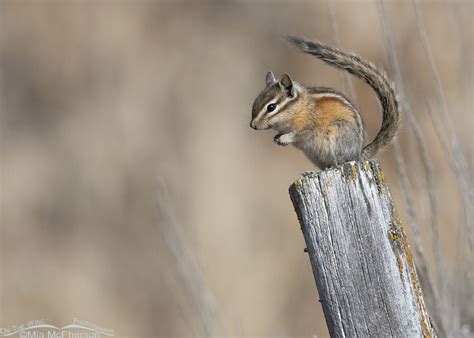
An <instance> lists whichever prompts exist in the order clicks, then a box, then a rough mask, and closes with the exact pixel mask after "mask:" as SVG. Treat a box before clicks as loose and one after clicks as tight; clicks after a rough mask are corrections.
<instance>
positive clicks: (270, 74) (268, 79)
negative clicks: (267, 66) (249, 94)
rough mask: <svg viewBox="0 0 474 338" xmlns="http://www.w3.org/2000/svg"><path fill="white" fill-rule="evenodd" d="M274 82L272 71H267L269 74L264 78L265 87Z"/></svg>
mask: <svg viewBox="0 0 474 338" xmlns="http://www.w3.org/2000/svg"><path fill="white" fill-rule="evenodd" d="M275 82H276V79H275V75H273V72H272V71H269V72H268V73H267V76H266V78H265V83H266V85H267V86H268V85H270V84H272V83H275Z"/></svg>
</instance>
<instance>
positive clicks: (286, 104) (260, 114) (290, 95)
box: [250, 72, 301, 130]
mask: <svg viewBox="0 0 474 338" xmlns="http://www.w3.org/2000/svg"><path fill="white" fill-rule="evenodd" d="M300 89H301V86H300V85H298V84H297V83H296V82H294V81H292V80H291V78H290V76H289V75H288V74H284V75H283V76H282V78H281V79H280V80H277V79H276V78H275V75H273V73H272V72H268V73H267V76H266V87H265V89H264V90H263V91H262V92H261V93H260V94H259V95H258V96H257V98H256V99H255V101H254V103H253V107H252V121H251V122H250V127H252V128H253V129H257V130H261V129H271V128H277V127H278V126H279V125H281V124H284V123H285V122H287V121H289V120H290V119H291V116H292V114H293V111H294V106H295V105H294V103H295V102H296V101H297V100H296V99H297V98H298V96H299V95H300Z"/></svg>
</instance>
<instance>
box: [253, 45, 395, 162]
mask: <svg viewBox="0 0 474 338" xmlns="http://www.w3.org/2000/svg"><path fill="white" fill-rule="evenodd" d="M288 40H289V41H290V42H292V43H293V44H295V45H296V46H297V47H299V48H300V49H301V50H302V51H303V52H305V53H308V54H311V55H314V56H315V57H316V58H318V59H320V60H322V61H324V62H326V63H328V64H329V65H331V66H334V67H337V68H340V69H342V70H345V71H347V72H349V73H351V74H353V75H355V76H357V77H359V78H361V79H362V80H364V81H365V82H366V83H368V84H369V85H370V86H371V87H372V88H373V89H374V91H375V92H376V93H377V96H378V98H379V100H380V103H381V105H382V110H383V111H382V115H383V118H382V127H381V128H380V130H379V132H378V134H377V136H376V137H375V139H374V140H373V141H372V142H371V143H369V144H368V145H366V146H365V147H364V146H363V145H364V140H365V131H364V126H363V123H362V119H361V116H360V113H359V111H358V110H357V108H356V107H355V106H354V105H353V104H352V103H351V102H350V101H349V99H348V98H347V97H345V96H344V95H343V94H342V93H340V92H338V91H336V90H334V89H331V88H326V87H305V86H303V85H302V84H300V83H298V82H296V81H293V80H292V79H291V78H290V76H289V75H288V74H284V75H283V76H282V78H281V79H280V80H277V79H276V78H275V75H273V73H272V72H268V74H267V76H266V88H265V89H264V90H263V91H262V92H261V93H260V94H259V95H258V97H257V98H256V99H255V102H254V104H253V108H252V121H251V122H250V126H251V127H252V128H254V129H257V130H261V129H275V130H277V131H278V134H277V135H276V136H275V138H274V141H275V143H277V144H278V145H282V146H286V145H288V144H293V145H294V146H296V147H297V148H299V149H301V150H302V151H303V152H304V153H305V154H306V156H307V157H308V158H309V159H310V160H311V161H312V162H313V163H314V164H316V165H317V166H318V167H319V168H321V169H325V168H328V167H333V166H337V165H340V164H342V163H345V162H348V161H358V160H367V159H370V158H372V157H374V156H375V155H376V154H377V153H378V152H379V151H380V150H382V149H383V148H384V147H385V146H387V145H388V144H389V143H390V141H391V140H392V139H393V137H394V136H395V133H396V131H397V129H398V125H399V122H400V113H399V105H398V101H397V97H396V95H395V91H394V89H393V87H392V86H391V85H390V83H389V81H388V79H387V77H386V75H385V73H384V72H383V71H380V70H378V69H377V68H376V67H375V66H374V65H372V64H371V63H369V62H367V61H365V60H363V59H362V58H361V57H359V56H356V55H352V54H348V53H346V52H343V51H341V50H338V49H336V48H333V47H329V46H327V45H324V44H322V43H319V42H312V41H309V40H306V39H304V38H298V37H288Z"/></svg>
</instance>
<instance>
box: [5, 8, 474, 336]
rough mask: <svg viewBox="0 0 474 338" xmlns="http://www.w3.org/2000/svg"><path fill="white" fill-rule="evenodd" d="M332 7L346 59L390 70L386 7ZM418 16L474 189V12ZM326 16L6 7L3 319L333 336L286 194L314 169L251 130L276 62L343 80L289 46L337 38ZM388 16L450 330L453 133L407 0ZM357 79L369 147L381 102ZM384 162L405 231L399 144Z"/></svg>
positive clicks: (468, 320) (463, 311)
mask: <svg viewBox="0 0 474 338" xmlns="http://www.w3.org/2000/svg"><path fill="white" fill-rule="evenodd" d="M332 6H333V9H334V13H335V19H336V21H337V22H336V26H337V28H338V31H339V39H340V45H341V47H343V48H344V49H348V50H351V51H354V52H356V53H358V54H360V55H362V56H363V57H365V58H367V59H370V60H371V61H373V62H374V63H376V64H378V65H380V66H382V67H383V68H385V69H386V70H387V72H388V73H389V76H390V77H391V78H394V76H393V74H394V73H393V69H392V67H391V66H390V64H389V61H388V60H389V59H388V54H387V51H388V49H387V41H386V39H385V38H384V36H383V32H382V28H381V20H380V19H381V17H380V12H379V10H378V7H377V3H376V2H372V1H344V2H336V3H333V5H332ZM420 6H421V9H422V15H423V18H424V21H425V26H426V34H427V36H428V39H429V43H430V46H431V49H432V52H433V56H434V61H435V65H436V67H437V68H438V71H439V76H440V79H441V84H442V89H443V92H444V95H445V100H446V104H447V107H448V113H449V116H448V117H449V119H450V120H451V122H452V126H453V130H454V131H455V135H456V137H457V138H458V140H459V142H460V145H461V147H462V152H463V155H464V157H465V158H466V161H467V165H466V167H465V172H466V173H468V176H469V177H470V176H471V174H472V164H473V163H472V158H473V157H472V155H473V150H474V143H473V138H472V133H473V132H474V129H473V124H474V123H473V122H474V121H473V104H472V94H473V76H472V75H473V73H472V72H473V68H472V60H473V53H472V41H473V26H472V16H473V14H474V13H473V3H472V2H471V1H450V2H447V1H446V2H441V1H440V2H434V1H425V2H422V3H421V4H420ZM328 9H329V8H328V3H327V2H326V1H322V2H318V1H292V2H289V1H288V2H287V1H216V2H211V1H176V2H175V1H108V0H103V1H98V0H83V1H72V0H71V1H22V0H17V1H16V0H1V1H0V25H1V26H0V39H1V40H0V48H1V69H0V71H1V84H0V85H1V87H0V90H1V97H0V99H1V101H0V109H1V121H0V122H1V134H0V137H1V182H0V183H1V190H0V197H1V218H0V222H1V233H0V236H1V237H0V238H1V242H0V245H1V247H0V258H1V260H0V264H1V265H0V268H1V270H0V327H10V326H12V325H17V324H21V323H24V322H26V321H28V320H32V319H45V320H46V321H47V322H48V323H50V324H53V325H56V326H64V325H67V324H70V322H71V320H72V317H73V316H75V317H77V318H79V319H83V320H87V321H89V322H92V323H95V324H98V325H101V326H103V327H107V328H111V329H114V330H115V333H116V335H117V336H120V337H153V336H184V335H207V334H215V335H234V336H276V335H279V336H289V335H291V336H311V335H318V336H320V337H323V336H326V335H327V329H326V326H325V322H324V318H323V315H322V311H321V307H320V304H319V303H318V301H317V300H318V296H317V293H316V290H315V287H314V281H313V277H312V272H311V268H310V264H309V260H308V257H307V255H306V254H305V253H303V248H304V241H303V237H302V235H301V232H300V230H299V226H298V224H297V219H296V216H295V214H294V211H293V209H292V206H291V203H290V200H289V197H288V194H287V188H288V186H289V185H290V183H291V182H293V180H295V179H296V178H297V177H298V176H299V174H300V173H301V172H303V171H306V170H313V169H314V167H313V166H312V164H311V163H310V162H309V161H308V160H306V159H305V158H304V156H303V154H302V153H300V152H299V151H297V150H296V149H294V148H291V147H287V148H283V147H278V146H276V145H274V144H273V142H272V139H273V135H274V132H271V131H268V132H256V131H254V130H251V129H250V128H249V126H248V124H249V122H250V109H251V104H252V102H253V99H254V98H255V96H256V95H257V94H258V92H259V91H260V90H261V89H263V85H264V76H265V73H266V71H267V70H269V69H272V70H273V71H275V72H276V74H277V75H280V74H282V73H283V72H289V73H290V74H291V75H292V76H293V77H294V78H295V79H297V80H299V81H300V82H302V83H305V84H319V85H326V86H332V87H334V88H337V89H340V90H342V89H343V88H344V86H343V82H342V78H341V74H340V72H339V71H337V70H334V69H332V68H330V67H328V66H325V65H323V64H322V63H319V62H316V61H314V60H313V59H311V57H309V56H305V55H302V54H300V53H297V52H296V51H295V50H294V49H292V48H290V47H289V46H288V44H287V43H286V42H285V41H284V40H283V39H282V36H284V35H286V34H297V35H303V36H306V37H309V38H314V39H320V40H322V41H325V42H328V43H332V42H333V39H334V37H335V36H334V31H333V30H332V29H331V27H332V26H331V21H330V16H329V10H328ZM385 11H386V13H387V15H388V18H389V20H388V21H389V22H390V25H391V28H392V31H393V34H394V39H395V43H396V46H397V48H396V52H397V54H398V57H399V59H400V66H401V70H402V76H403V80H404V85H405V92H406V93H405V94H406V95H405V99H406V100H407V102H409V103H410V104H411V106H412V108H413V110H414V113H415V115H416V118H417V119H418V121H419V124H420V126H421V129H422V131H423V133H424V136H423V137H424V141H425V142H426V144H427V146H428V150H429V157H430V159H431V161H432V166H433V174H434V178H435V181H436V187H435V188H434V196H435V198H436V203H437V210H436V213H434V212H433V211H432V210H430V209H429V204H428V199H427V195H428V193H427V191H428V187H427V185H426V180H425V176H426V175H425V172H424V169H423V165H422V161H421V160H420V152H419V149H418V146H417V143H416V140H415V138H414V136H413V135H414V134H413V128H412V125H411V124H410V123H409V121H408V120H407V119H406V118H405V119H404V121H403V124H402V130H401V131H400V145H401V148H402V155H403V158H404V163H405V165H406V169H407V172H408V177H409V179H410V183H411V187H412V192H411V195H412V197H413V199H414V205H413V206H414V208H415V211H416V216H417V221H418V224H419V227H420V231H421V233H422V240H423V244H424V249H425V251H426V253H427V257H428V260H429V262H430V268H431V269H432V270H430V271H431V273H432V275H433V276H434V275H435V269H434V261H433V255H432V253H433V250H432V247H431V245H432V241H431V239H432V232H431V228H430V224H431V223H432V217H431V216H433V215H434V217H435V219H436V220H437V221H438V224H439V226H440V229H441V230H440V231H441V244H442V246H441V249H442V252H443V253H444V254H445V255H446V264H445V266H443V267H442V269H443V270H442V271H441V273H442V275H443V278H444V282H443V283H444V286H445V289H444V291H443V293H442V296H443V297H444V298H445V299H450V301H449V302H447V303H446V308H447V309H448V310H449V313H450V317H449V323H451V324H450V325H451V330H452V331H451V332H459V331H455V330H459V328H460V327H461V326H462V325H464V331H465V332H468V331H467V330H468V328H467V326H466V325H471V328H472V326H474V325H473V324H474V315H473V311H472V292H471V291H472V287H473V285H472V284H469V283H470V282H469V281H468V279H467V278H466V276H465V273H466V271H467V270H469V268H468V263H466V262H468V261H469V260H468V259H467V258H466V255H468V254H469V253H468V251H467V250H466V245H467V236H468V231H467V228H468V226H467V223H466V220H465V218H464V216H463V215H464V214H463V204H462V198H461V197H462V194H461V193H460V191H461V190H460V188H459V185H458V181H457V179H456V176H457V175H456V174H455V172H454V171H453V162H455V161H453V160H452V155H453V151H452V142H451V141H452V135H451V136H450V134H449V128H448V127H449V125H446V123H445V120H443V119H442V118H441V116H442V115H441V113H440V110H439V107H438V106H437V105H436V102H437V101H436V95H437V94H436V86H435V84H434V82H433V76H432V73H433V72H432V69H431V68H430V66H429V63H428V60H427V56H426V54H425V53H424V50H423V48H422V43H421V40H420V35H419V34H418V31H417V25H416V17H415V12H414V6H413V2H411V1H397V2H386V5H385ZM333 23H334V22H333ZM354 85H355V88H356V98H355V99H356V102H357V104H358V106H359V107H360V108H361V110H362V112H363V117H364V120H365V122H366V125H367V127H368V130H369V137H373V135H374V134H375V132H376V131H377V128H378V127H379V125H380V117H379V113H378V111H377V108H378V106H377V104H376V100H375V97H374V95H373V93H372V91H371V90H370V89H369V88H368V87H367V86H366V85H365V84H363V83H362V82H360V81H354ZM429 104H431V105H432V107H433V108H432V109H431V110H430V109H428V107H429ZM443 121H444V122H443ZM436 126H437V128H438V131H439V132H438V134H437V133H436V130H437V129H436ZM444 147H447V151H446V149H445V148H444ZM379 159H380V161H381V163H382V165H383V167H384V169H385V176H386V177H387V181H388V184H389V185H390V187H391V190H392V193H393V196H394V199H395V202H396V204H397V207H398V209H399V211H400V214H401V216H402V220H403V221H404V222H405V223H409V218H408V217H407V214H406V208H405V202H404V198H403V193H402V190H401V188H400V187H401V186H400V181H399V171H398V170H397V166H396V164H395V161H394V155H393V148H390V149H389V150H388V151H387V152H385V153H384V154H383V155H381V156H380V157H379ZM464 188H466V189H468V190H469V191H470V192H471V193H472V185H469V184H468V185H467V187H466V185H465V184H464ZM471 202H472V200H471ZM466 210H467V212H468V216H469V215H472V209H470V208H469V205H467V209H466ZM408 228H409V229H411V227H410V226H408ZM460 257H461V258H462V259H460ZM456 268H457V269H458V270H455V269H456ZM471 281H472V279H471ZM453 299H454V300H453ZM460 300H461V301H460ZM468 304H470V305H468ZM469 309H470V310H469ZM469 311H470V312H469ZM451 317H452V318H451ZM456 318H457V319H456ZM456 320H457V321H456Z"/></svg>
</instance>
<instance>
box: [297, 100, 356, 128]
mask: <svg viewBox="0 0 474 338" xmlns="http://www.w3.org/2000/svg"><path fill="white" fill-rule="evenodd" d="M311 99H312V101H313V102H311V103H310V104H308V103H307V102H305V103H303V104H302V105H301V108H300V109H298V110H297V111H296V113H295V115H294V117H293V120H292V126H293V129H294V130H295V132H297V133H298V132H301V131H303V130H329V129H330V130H331V132H333V131H335V130H337V128H335V127H334V123H335V122H336V121H341V120H344V121H347V122H349V123H351V124H353V125H354V128H355V125H356V120H355V117H354V111H353V110H352V109H351V108H350V107H349V106H347V105H346V104H344V103H343V102H342V101H341V100H340V99H338V98H334V97H322V98H316V99H314V98H311ZM305 101H309V100H305ZM331 127H332V128H331ZM315 128H317V129H315Z"/></svg>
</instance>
